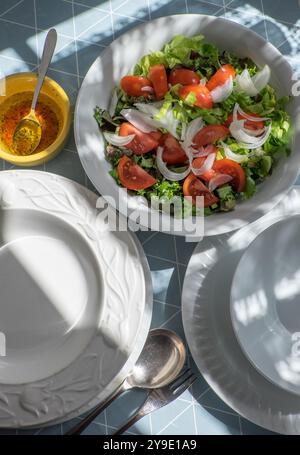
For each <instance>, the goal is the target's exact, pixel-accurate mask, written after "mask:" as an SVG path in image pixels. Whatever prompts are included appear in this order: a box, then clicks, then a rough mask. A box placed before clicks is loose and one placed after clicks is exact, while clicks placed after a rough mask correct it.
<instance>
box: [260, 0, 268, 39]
mask: <svg viewBox="0 0 300 455" xmlns="http://www.w3.org/2000/svg"><path fill="white" fill-rule="evenodd" d="M260 4H261V11H262V14H263V19H264V27H265V34H266V38H267V41H269V38H268V30H267V24H266V15H265V10H264V5H263V1H262V0H260Z"/></svg>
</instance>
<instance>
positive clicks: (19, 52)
mask: <svg viewBox="0 0 300 455" xmlns="http://www.w3.org/2000/svg"><path fill="white" fill-rule="evenodd" d="M31 38H32V39H31ZM1 55H2V56H3V57H7V59H8V60H10V59H16V60H21V61H22V60H23V61H24V62H26V63H29V64H33V65H36V64H37V47H36V40H35V36H34V30H33V29H31V28H28V27H24V26H23V25H18V24H12V23H9V22H5V21H3V20H1V18H0V56H1ZM1 70H2V71H4V72H6V70H5V65H4V66H3V67H1ZM6 74H7V73H6Z"/></svg>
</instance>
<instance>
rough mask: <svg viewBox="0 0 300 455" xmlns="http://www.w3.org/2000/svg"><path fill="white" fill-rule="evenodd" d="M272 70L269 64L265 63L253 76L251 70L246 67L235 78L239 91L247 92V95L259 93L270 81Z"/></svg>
mask: <svg viewBox="0 0 300 455" xmlns="http://www.w3.org/2000/svg"><path fill="white" fill-rule="evenodd" d="M270 76H271V70H270V68H269V66H268V65H265V66H264V67H263V69H262V70H260V71H258V72H257V73H256V74H255V75H254V76H253V77H251V76H250V74H249V71H248V70H247V69H245V70H244V71H243V72H242V73H241V74H238V75H237V76H236V78H235V80H236V87H237V90H238V91H242V92H245V93H247V95H250V96H255V95H257V94H258V93H259V92H260V91H261V90H262V89H263V88H264V87H265V86H266V85H267V84H268V82H269V80H270Z"/></svg>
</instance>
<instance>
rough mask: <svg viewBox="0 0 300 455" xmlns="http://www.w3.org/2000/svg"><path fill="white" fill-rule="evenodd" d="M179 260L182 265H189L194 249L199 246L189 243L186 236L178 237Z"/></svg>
mask: <svg viewBox="0 0 300 455" xmlns="http://www.w3.org/2000/svg"><path fill="white" fill-rule="evenodd" d="M175 240H176V248H177V259H178V262H179V263H181V264H185V265H187V264H188V262H189V260H190V258H191V255H192V253H193V251H194V249H195V248H196V246H197V243H195V242H187V241H186V240H185V237H184V236H181V235H180V236H179V235H178V236H177V237H176V239H175Z"/></svg>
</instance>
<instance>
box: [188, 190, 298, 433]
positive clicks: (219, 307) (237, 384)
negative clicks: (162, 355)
mask: <svg viewBox="0 0 300 455" xmlns="http://www.w3.org/2000/svg"><path fill="white" fill-rule="evenodd" d="M296 214H300V189H299V188H297V187H294V188H293V189H292V190H291V191H290V192H289V193H288V195H287V196H286V197H285V198H284V199H283V200H282V201H281V202H280V204H278V206H276V207H275V208H274V209H273V210H272V211H271V212H270V213H269V214H268V215H265V216H264V217H263V218H261V219H259V220H257V221H256V222H255V223H252V224H250V225H248V226H246V227H244V228H243V229H241V230H240V231H238V232H236V233H234V234H231V235H229V234H226V235H223V236H215V237H210V238H206V239H204V240H203V241H202V242H200V243H199V244H198V245H197V247H196V249H195V251H194V253H193V255H192V257H191V260H190V262H189V265H188V268H187V272H186V276H185V280H184V285H183V293H182V305H183V308H182V312H183V324H184V330H185V335H186V338H187V342H188V345H189V347H190V350H191V353H192V356H193V358H194V360H195V362H196V364H197V366H198V368H199V370H200V372H201V373H202V374H203V376H204V378H205V379H206V381H207V382H208V384H209V385H210V386H211V387H212V389H213V390H214V391H215V392H216V393H217V394H218V395H219V396H220V397H221V398H222V399H223V400H224V401H225V402H226V403H227V404H228V405H229V406H231V407H232V408H233V409H234V410H235V411H237V412H238V413H240V414H241V415H242V416H244V417H245V418H247V419H249V420H251V421H252V422H254V423H256V424H257V425H260V426H262V427H265V428H267V429H269V430H271V431H276V432H278V433H283V434H298V435H299V434H300V397H299V396H297V395H295V394H294V393H291V392H288V391H286V390H283V389H282V388H281V387H278V386H276V385H275V384H273V383H272V382H270V381H269V380H267V379H266V378H265V377H264V376H263V375H261V374H260V373H259V372H258V370H257V369H256V368H254V367H253V365H252V364H251V363H250V362H249V360H248V359H247V357H246V356H245V355H244V353H243V351H242V349H241V347H240V345H239V343H238V341H237V339H236V336H235V333H234V330H233V326H232V321H231V315H230V293H231V284H232V280H233V276H234V273H235V270H236V267H237V265H238V263H239V260H240V258H241V256H242V255H243V253H244V251H245V250H246V248H247V247H248V246H249V244H250V243H251V242H252V241H253V240H254V239H255V238H256V237H257V236H258V235H259V234H260V233H261V232H263V231H264V230H265V229H267V228H268V227H269V226H271V225H273V224H274V223H276V222H277V221H279V220H282V219H285V218H288V217H291V216H292V215H296ZM244 279H245V280H246V279H247V277H244Z"/></svg>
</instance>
